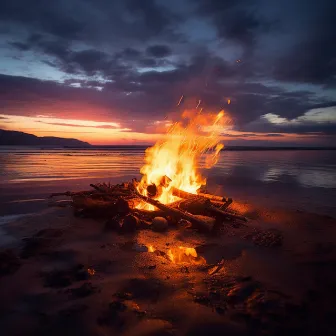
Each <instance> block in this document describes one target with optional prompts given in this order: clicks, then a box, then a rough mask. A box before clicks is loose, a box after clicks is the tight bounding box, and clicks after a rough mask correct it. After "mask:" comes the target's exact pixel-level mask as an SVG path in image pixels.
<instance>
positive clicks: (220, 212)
mask: <svg viewBox="0 0 336 336" xmlns="http://www.w3.org/2000/svg"><path fill="white" fill-rule="evenodd" d="M173 195H174V196H177V197H180V198H184V199H188V200H194V201H195V202H191V203H189V204H188V207H190V206H193V205H194V207H195V206H196V207H200V208H201V207H202V208H205V210H208V211H209V212H210V213H211V214H213V215H217V216H221V217H224V218H230V219H236V220H242V221H245V222H246V221H247V218H246V217H244V216H240V215H236V214H233V213H231V212H227V211H224V210H225V209H227V208H228V207H229V206H230V204H231V203H232V199H231V198H225V197H221V196H215V195H211V194H197V195H196V194H191V193H188V192H186V191H183V190H179V189H177V188H173ZM204 195H206V196H204ZM202 199H203V201H204V199H206V200H205V202H200V200H202ZM213 199H214V200H215V201H217V202H218V200H219V199H221V200H225V203H224V204H222V205H221V207H220V208H217V207H215V206H214V205H213V204H212V202H211V201H212V200H213ZM197 201H198V202H197ZM181 205H182V204H181ZM182 206H183V205H182Z"/></svg>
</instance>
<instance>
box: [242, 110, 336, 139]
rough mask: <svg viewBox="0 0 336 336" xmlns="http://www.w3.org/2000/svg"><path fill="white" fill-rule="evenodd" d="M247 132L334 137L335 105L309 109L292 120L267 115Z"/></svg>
mask: <svg viewBox="0 0 336 336" xmlns="http://www.w3.org/2000/svg"><path fill="white" fill-rule="evenodd" d="M247 129H249V130H251V131H252V130H254V131H258V130H262V129H268V130H273V131H275V132H279V133H297V134H320V135H336V104H335V106H333V107H326V108H316V109H311V110H309V111H307V112H305V113H304V114H302V115H301V116H299V117H297V118H293V119H287V118H283V117H280V116H279V115H277V114H272V113H267V114H265V115H263V116H261V117H260V119H259V120H258V121H256V122H254V123H251V124H250V125H249V127H247Z"/></svg>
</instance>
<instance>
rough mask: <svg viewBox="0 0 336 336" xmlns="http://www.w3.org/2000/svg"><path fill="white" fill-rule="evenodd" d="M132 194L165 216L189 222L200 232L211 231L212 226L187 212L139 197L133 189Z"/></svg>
mask: <svg viewBox="0 0 336 336" xmlns="http://www.w3.org/2000/svg"><path fill="white" fill-rule="evenodd" d="M134 193H135V195H136V196H137V197H139V198H140V199H142V200H143V201H145V202H146V203H149V204H151V205H154V206H155V207H156V208H158V209H160V210H162V211H164V212H165V213H166V214H167V215H169V216H172V217H174V218H177V219H186V220H187V221H189V222H190V223H191V224H192V225H193V227H194V228H195V229H197V230H199V231H201V232H211V231H212V229H213V225H212V224H211V223H209V222H206V221H203V220H201V219H199V218H197V217H195V216H193V215H192V214H190V213H188V212H183V211H181V210H178V209H176V208H171V207H170V206H168V205H165V204H162V203H160V202H159V201H157V200H154V199H152V198H149V197H146V196H143V195H141V194H140V193H139V192H138V191H137V190H136V189H135V188H134Z"/></svg>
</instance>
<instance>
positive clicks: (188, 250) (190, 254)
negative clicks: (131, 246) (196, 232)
mask: <svg viewBox="0 0 336 336" xmlns="http://www.w3.org/2000/svg"><path fill="white" fill-rule="evenodd" d="M147 249H148V252H155V248H154V247H153V245H147ZM167 257H168V258H169V260H170V261H171V262H172V263H174V264H183V263H188V264H194V265H203V264H206V260H205V259H204V258H203V257H200V256H198V255H197V252H196V250H195V249H194V248H193V247H183V246H179V247H173V248H171V249H169V250H168V252H167Z"/></svg>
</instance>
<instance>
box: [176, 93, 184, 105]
mask: <svg viewBox="0 0 336 336" xmlns="http://www.w3.org/2000/svg"><path fill="white" fill-rule="evenodd" d="M183 98H184V95H182V96H181V98H180V100H179V102H178V103H177V106H180V104H181V103H182V100H183Z"/></svg>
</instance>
